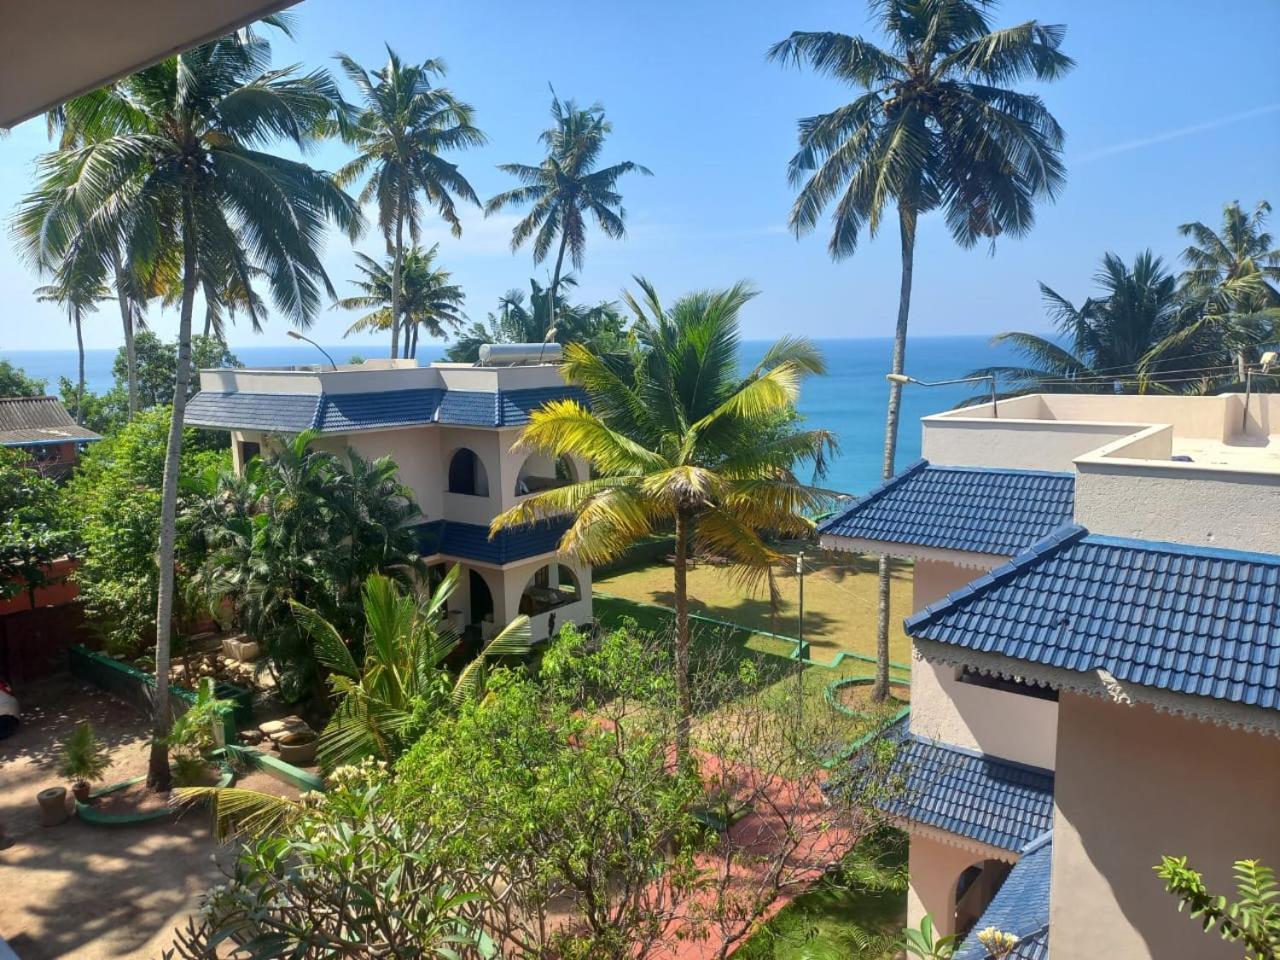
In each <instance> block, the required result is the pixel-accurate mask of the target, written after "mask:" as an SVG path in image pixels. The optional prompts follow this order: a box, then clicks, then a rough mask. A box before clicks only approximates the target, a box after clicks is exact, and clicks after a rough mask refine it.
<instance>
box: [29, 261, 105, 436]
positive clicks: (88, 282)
mask: <svg viewBox="0 0 1280 960" xmlns="http://www.w3.org/2000/svg"><path fill="white" fill-rule="evenodd" d="M95 267H96V264H95V263H93V262H91V261H90V260H89V258H87V257H81V256H78V255H77V254H76V252H75V251H74V250H73V251H72V252H71V253H69V254H68V255H67V258H66V259H65V260H63V262H62V265H61V266H60V267H59V268H58V271H57V273H56V274H55V279H54V282H53V283H51V284H47V285H45V286H43V287H37V288H36V300H38V301H40V302H41V303H58V304H61V305H62V306H64V307H66V308H67V320H68V321H69V322H70V323H71V326H72V327H74V328H75V331H76V353H77V355H78V357H79V377H78V379H77V380H76V422H77V423H83V422H84V421H83V417H84V333H83V331H82V329H81V321H82V320H83V318H84V314H85V313H93V312H96V311H97V309H98V304H99V303H100V302H101V301H103V300H105V299H107V297H108V296H110V293H109V291H108V290H107V288H106V287H104V286H103V285H102V280H101V278H100V276H99V275H98V273H97V271H96V270H95V269H94V268H95Z"/></svg>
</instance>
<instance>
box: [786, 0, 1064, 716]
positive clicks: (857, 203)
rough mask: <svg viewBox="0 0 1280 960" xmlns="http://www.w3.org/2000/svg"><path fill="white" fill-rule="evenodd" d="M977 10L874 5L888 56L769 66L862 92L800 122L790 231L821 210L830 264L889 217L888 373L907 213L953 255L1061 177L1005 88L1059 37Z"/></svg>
mask: <svg viewBox="0 0 1280 960" xmlns="http://www.w3.org/2000/svg"><path fill="white" fill-rule="evenodd" d="M991 6H992V4H990V3H988V2H984V0H934V2H927V3H920V2H913V0H875V2H872V3H871V9H872V12H873V14H874V15H875V17H876V19H877V20H878V21H879V23H880V25H881V28H882V29H883V31H884V34H885V36H886V37H887V39H888V46H887V48H882V47H879V46H876V44H874V43H873V42H871V41H870V40H867V39H864V38H863V37H850V36H847V35H845V34H842V33H830V32H800V31H797V32H795V33H793V34H791V36H790V37H788V38H787V39H786V40H783V41H781V42H780V43H777V44H775V45H774V46H773V47H772V48H771V49H770V50H769V57H770V58H771V59H773V60H778V61H780V62H782V63H784V64H785V63H793V64H795V65H796V66H801V65H803V64H806V63H807V64H808V65H809V66H810V67H812V68H813V69H814V70H816V71H818V72H819V73H822V74H826V75H828V76H833V77H835V78H836V79H838V80H842V81H844V82H845V83H848V84H850V85H852V86H854V87H855V88H857V89H859V90H862V91H864V92H863V93H862V94H861V95H860V96H859V97H858V98H857V99H856V100H854V101H853V102H852V103H849V104H846V105H845V106H842V107H839V108H837V109H835V110H832V111H831V112H830V113H823V114H819V115H818V116H814V117H806V118H804V119H802V120H801V121H800V122H799V140H800V148H799V150H798V151H797V152H796V154H795V156H794V157H792V158H791V164H790V169H789V173H790V178H791V183H792V185H793V186H796V187H798V188H799V190H800V192H799V195H798V196H797V197H796V201H795V204H794V206H793V207H792V208H791V216H790V226H791V229H792V230H793V231H794V232H795V234H796V235H797V236H800V235H801V234H804V233H807V232H808V231H810V230H812V229H813V228H814V227H815V226H816V225H817V223H818V218H819V217H820V216H821V214H822V211H823V210H824V209H825V208H826V207H827V206H828V205H829V204H832V203H834V204H835V210H834V212H833V215H832V231H831V239H830V241H829V243H828V245H827V250H828V252H829V253H830V255H831V257H832V259H835V260H840V259H843V258H845V257H848V256H851V255H852V254H853V253H854V252H855V251H856V249H857V245H858V240H859V237H860V235H861V234H862V232H863V229H864V228H865V229H866V231H867V233H868V234H870V235H871V236H872V237H874V236H875V235H876V233H877V232H878V231H879V228H880V226H881V224H882V222H883V219H884V214H885V210H886V208H888V207H896V208H897V214H898V218H897V219H898V230H899V235H900V243H901V248H902V280H901V284H900V289H899V295H898V321H897V326H896V327H895V330H894V342H893V357H892V360H891V363H890V372H892V373H894V374H901V373H902V369H903V364H904V362H905V355H906V348H907V320H908V317H909V315H910V311H911V283H912V269H913V264H914V258H915V245H916V229H917V225H918V223H919V221H920V217H921V216H923V215H924V214H927V213H929V212H931V211H933V210H938V209H941V210H942V211H943V214H944V215H945V217H946V221H947V226H948V228H949V229H950V231H951V235H952V237H953V238H954V239H955V241H956V242H957V243H959V244H960V245H961V246H963V247H971V246H973V245H974V244H975V243H977V242H978V240H979V239H981V238H988V239H990V240H991V242H992V244H994V242H995V238H996V237H997V236H999V235H1000V234H1003V233H1008V234H1011V235H1013V236H1015V237H1016V236H1022V235H1023V234H1025V233H1026V232H1027V231H1029V230H1030V229H1031V226H1032V224H1033V223H1034V220H1035V212H1034V202H1035V201H1036V200H1037V199H1040V198H1052V197H1053V196H1054V195H1055V194H1056V193H1057V191H1058V189H1059V188H1060V187H1061V186H1062V183H1063V181H1064V179H1065V175H1064V171H1063V167H1062V160H1061V149H1062V141H1063V134H1062V130H1061V128H1060V127H1059V126H1058V123H1057V121H1055V120H1054V119H1053V116H1052V115H1051V114H1050V113H1049V111H1048V110H1047V109H1046V108H1045V106H1044V103H1043V102H1042V101H1041V100H1040V98H1039V97H1038V96H1035V95H1033V94H1026V93H1020V92H1018V91H1017V90H1014V89H1011V88H1010V86H1009V85H1010V84H1012V83H1014V82H1016V81H1019V80H1022V79H1025V78H1028V77H1034V78H1035V79H1037V80H1053V79H1056V78H1057V77H1060V76H1062V75H1063V74H1064V73H1066V72H1067V71H1068V70H1069V69H1070V68H1071V67H1072V66H1073V61H1072V60H1071V59H1070V58H1069V57H1067V56H1066V55H1065V54H1063V53H1062V52H1061V51H1060V50H1059V46H1060V45H1061V43H1062V38H1063V35H1064V33H1065V30H1064V28H1063V27H1060V26H1048V25H1044V24H1041V23H1038V22H1036V21H1034V20H1031V21H1027V22H1026V23H1023V24H1019V25H1018V26H1016V27H1008V28H1006V29H1003V30H993V29H992V28H991V24H990V23H989V21H988V19H987V11H988V10H989V8H990V7H991ZM901 402H902V386H901V384H900V383H897V382H894V383H891V384H890V387H889V405H888V411H887V414H886V419H885V441H884V467H883V476H884V479H886V480H887V479H889V478H890V477H892V476H893V472H894V458H895V455H896V453H897V446H898V417H899V413H900V411H901ZM879 609H880V615H879V628H878V631H877V638H876V639H877V645H876V660H877V665H876V682H875V686H874V687H873V688H872V695H873V697H874V699H876V700H883V699H885V698H886V697H887V696H888V695H889V558H888V557H887V556H882V557H881V558H880V600H879Z"/></svg>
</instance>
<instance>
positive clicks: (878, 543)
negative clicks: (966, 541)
mask: <svg viewBox="0 0 1280 960" xmlns="http://www.w3.org/2000/svg"><path fill="white" fill-rule="evenodd" d="M818 543H819V545H820V546H821V547H822V548H823V549H824V550H836V551H839V552H840V553H870V554H884V555H886V556H890V557H896V558H898V559H901V560H938V561H941V562H943V563H953V564H955V565H956V566H959V567H971V568H973V569H975V570H994V569H995V568H996V567H999V566H1003V565H1004V564H1006V563H1008V562H1009V557H1007V556H998V555H996V554H991V553H971V552H969V551H967V550H945V549H943V548H941V547H925V546H920V545H919V544H914V543H893V542H889V541H885V540H864V539H862V538H861V537H837V536H832V535H831V534H829V533H824V534H823V535H822V536H821V537H820V538H819V540H818Z"/></svg>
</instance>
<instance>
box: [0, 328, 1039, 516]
mask: <svg viewBox="0 0 1280 960" xmlns="http://www.w3.org/2000/svg"><path fill="white" fill-rule="evenodd" d="M991 336H992V335H991V334H957V335H954V336H922V337H910V338H908V341H907V357H906V365H905V369H906V371H907V373H909V374H910V375H912V376H914V377H916V378H917V379H920V380H946V379H951V378H954V377H962V376H964V375H966V374H967V373H969V372H970V371H972V370H974V369H976V368H979V367H986V366H996V365H1003V364H1009V363H1011V362H1012V361H1014V360H1015V359H1016V358H1015V356H1014V355H1013V354H1012V352H1011V351H1010V350H1009V349H1008V348H1002V347H999V346H992V345H991V343H990V340H991ZM811 339H813V342H814V343H815V344H817V345H818V347H819V348H820V349H821V350H822V352H823V354H824V356H825V358H826V362H827V374H826V375H825V376H821V377H812V378H810V379H808V380H806V381H805V383H804V385H803V386H802V387H801V391H800V403H799V411H800V414H801V415H802V416H803V417H804V418H805V420H806V425H807V426H809V427H812V428H815V429H825V430H828V431H830V432H831V433H832V434H834V435H835V437H836V439H837V441H838V443H839V451H838V452H837V454H836V455H835V456H834V457H833V458H832V459H831V461H830V462H829V464H828V469H827V473H826V476H825V477H821V478H817V479H816V480H815V482H816V483H817V484H818V485H820V486H822V487H825V488H827V489H830V490H835V491H839V492H841V493H848V494H856V495H860V494H865V493H867V492H868V491H870V490H872V489H874V488H875V487H876V486H877V485H878V484H879V483H880V481H881V469H882V465H883V457H884V452H883V451H884V424H885V411H886V405H887V402H888V395H889V388H888V384H887V383H886V381H885V379H884V375H885V373H887V372H888V370H889V364H890V357H891V348H892V342H893V340H892V338H891V337H820V338H817V337H815V338H811ZM770 342H772V341H770V340H767V339H759V340H755V339H752V340H743V341H742V348H743V349H742V354H743V356H742V359H743V363H744V364H745V365H750V364H753V363H755V362H756V361H757V360H758V359H759V358H760V356H761V354H763V352H764V349H765V347H766V346H767V345H768V344H769V343H770ZM321 346H322V347H323V348H324V349H325V350H327V351H329V353H331V354H333V357H334V359H335V360H337V361H338V362H339V363H344V362H347V361H348V360H350V358H351V357H353V356H361V357H364V358H365V359H375V358H377V357H379V356H382V355H385V353H386V352H387V348H386V345H385V344H381V343H374V342H365V343H352V342H349V341H348V342H346V343H340V344H322V345H321ZM371 347H372V348H376V349H370V348H371ZM117 349H118V348H116V349H112V348H107V347H98V348H93V349H88V350H85V387H86V389H88V390H90V391H92V392H95V393H101V392H103V391H105V390H108V389H110V388H111V386H112V385H113V383H114V378H113V375H112V370H111V368H112V364H113V363H114V361H115V356H116V352H117ZM230 350H231V352H232V354H234V355H235V356H236V358H237V359H238V360H239V361H240V362H241V363H243V364H245V365H246V366H281V365H287V364H294V363H313V362H324V357H323V356H322V355H321V354H320V352H319V351H318V350H317V349H316V348H315V347H312V346H311V345H309V344H305V343H290V344H273V345H265V344H246V345H244V346H236V345H234V344H232V345H231V346H230ZM444 350H445V345H443V344H437V343H432V344H422V345H421V346H420V349H419V353H420V354H421V356H420V357H419V359H420V360H422V361H423V362H429V361H431V360H438V359H440V358H441V357H443V355H444ZM0 360H8V361H9V362H10V363H12V364H14V365H15V366H18V367H22V368H23V369H24V370H25V371H26V372H27V374H28V375H29V376H32V377H36V378H38V379H42V380H45V381H47V386H46V389H47V390H48V391H49V392H50V393H53V394H57V392H58V377H59V376H66V377H68V378H69V379H71V380H73V381H74V379H75V377H76V368H77V357H76V351H75V349H74V348H72V349H52V350H0ZM981 389H982V387H981V385H978V386H977V387H976V388H975V385H972V384H951V385H948V386H941V387H923V386H908V387H907V388H906V389H905V390H904V391H903V403H902V420H901V425H900V427H899V434H898V451H897V456H896V457H895V464H896V467H897V469H901V468H902V467H904V466H906V465H907V464H909V463H911V462H912V461H914V460H916V459H918V458H919V457H920V441H921V430H920V423H919V421H920V418H921V417H925V416H928V415H930V414H934V413H941V412H943V411H945V410H950V409H952V408H953V407H955V406H956V405H957V404H959V403H960V402H962V401H964V400H965V399H967V398H969V397H971V396H974V395H975V394H976V393H977V392H978V391H979V390H981ZM804 479H806V480H808V479H810V477H809V476H808V475H807V474H806V475H805V477H804Z"/></svg>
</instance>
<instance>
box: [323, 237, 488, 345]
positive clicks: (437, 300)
mask: <svg viewBox="0 0 1280 960" xmlns="http://www.w3.org/2000/svg"><path fill="white" fill-rule="evenodd" d="M439 248H440V245H439V244H435V245H434V246H432V247H431V248H430V249H429V250H422V249H421V248H420V247H418V246H417V245H416V244H415V245H413V246H411V247H410V248H409V249H408V251H406V252H405V255H404V262H403V263H402V264H401V266H400V327H401V329H402V330H404V333H405V351H404V353H405V356H406V357H410V358H413V357H416V356H417V355H418V334H419V333H420V332H421V331H422V330H425V331H426V332H427V335H428V336H431V337H435V338H436V339H444V338H445V337H446V336H447V335H448V331H449V330H457V329H458V328H460V327H461V326H462V322H463V319H464V315H463V313H462V304H463V302H464V301H465V300H466V299H467V295H466V294H465V293H463V292H462V287H460V286H458V285H457V284H456V283H453V282H452V280H453V275H452V274H451V273H450V272H449V271H448V270H445V269H444V268H443V267H437V266H436V265H435V259H436V251H437V250H438V249H439ZM356 269H357V270H359V271H360V272H361V273H362V274H364V279H363V280H353V281H352V283H353V284H354V285H355V286H356V287H358V288H359V289H360V290H361V291H362V292H361V293H360V294H357V295H356V296H354V297H343V298H342V299H341V300H338V301H337V302H336V303H335V304H334V305H333V306H334V309H337V310H368V311H370V312H369V313H366V314H365V315H364V316H363V317H361V318H360V319H358V320H357V321H356V322H355V323H353V324H351V326H349V327H347V332H346V333H344V334H343V336H344V337H349V336H351V334H353V333H364V332H367V331H369V330H390V329H391V304H392V300H393V299H394V298H393V297H392V295H391V290H392V286H391V279H392V275H393V272H394V270H395V264H394V263H392V264H390V265H389V266H384V265H382V264H380V263H378V262H377V261H376V260H374V259H373V258H372V257H368V256H365V254H363V253H357V254H356Z"/></svg>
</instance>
